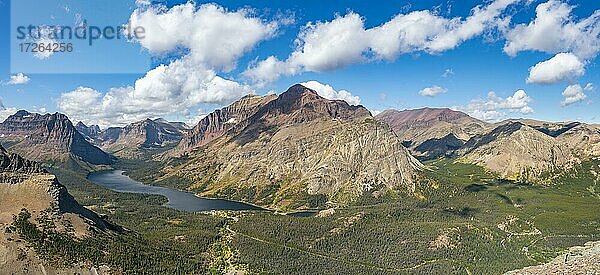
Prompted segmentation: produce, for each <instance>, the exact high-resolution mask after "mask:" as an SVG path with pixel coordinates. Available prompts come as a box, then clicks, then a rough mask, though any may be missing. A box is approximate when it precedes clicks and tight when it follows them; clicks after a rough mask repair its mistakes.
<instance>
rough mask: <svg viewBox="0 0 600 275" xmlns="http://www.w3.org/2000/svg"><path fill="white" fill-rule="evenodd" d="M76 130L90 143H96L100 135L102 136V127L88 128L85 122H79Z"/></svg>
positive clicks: (92, 126)
mask: <svg viewBox="0 0 600 275" xmlns="http://www.w3.org/2000/svg"><path fill="white" fill-rule="evenodd" d="M75 129H76V130H77V131H78V132H79V133H81V134H82V135H83V137H85V140H87V141H88V142H90V143H92V144H93V143H94V142H95V140H96V139H97V138H98V135H100V132H101V131H100V126H98V125H91V126H89V127H88V126H87V125H85V124H84V123H83V122H81V121H80V122H77V124H76V125H75Z"/></svg>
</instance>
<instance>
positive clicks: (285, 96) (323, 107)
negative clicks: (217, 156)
mask: <svg viewBox="0 0 600 275" xmlns="http://www.w3.org/2000/svg"><path fill="white" fill-rule="evenodd" d="M257 115H258V116H261V117H263V118H264V117H265V116H268V117H279V118H282V119H284V118H283V117H281V115H288V117H289V116H291V117H292V122H302V121H307V120H312V119H315V118H318V117H331V118H338V119H350V118H353V117H359V116H370V113H369V111H368V110H367V109H366V108H365V107H363V106H351V105H350V104H348V103H347V102H346V101H343V100H330V99H326V98H324V97H322V96H320V95H319V94H317V92H316V91H314V90H312V89H310V88H307V87H304V86H302V85H301V84H296V85H293V86H292V87H290V88H289V89H287V91H285V92H284V93H282V94H281V95H280V96H279V97H278V98H277V99H276V100H273V101H272V102H269V104H267V105H265V106H264V107H263V108H261V110H260V112H259V113H258V114H257Z"/></svg>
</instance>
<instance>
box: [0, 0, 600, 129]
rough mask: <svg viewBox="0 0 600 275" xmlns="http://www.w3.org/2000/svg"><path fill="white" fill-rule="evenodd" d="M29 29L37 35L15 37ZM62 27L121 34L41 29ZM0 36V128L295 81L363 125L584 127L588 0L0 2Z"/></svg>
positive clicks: (181, 104)
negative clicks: (407, 121)
mask: <svg viewBox="0 0 600 275" xmlns="http://www.w3.org/2000/svg"><path fill="white" fill-rule="evenodd" d="M29 25H32V26H35V27H38V26H41V27H40V28H39V29H40V30H42V32H41V33H42V35H41V36H39V37H38V36H37V32H34V33H33V34H32V35H29V34H28V33H26V35H25V37H19V27H27V26H29ZM54 26H60V28H54ZM121 26H128V27H129V28H128V29H124V30H123V29H119V27H121ZM66 27H72V28H73V29H75V28H77V27H81V28H82V30H87V34H91V33H92V30H91V27H97V28H98V29H100V30H104V29H105V28H111V29H116V30H117V32H119V33H120V34H122V37H121V38H120V39H115V38H114V37H113V38H112V39H111V37H110V34H111V33H110V32H109V33H105V34H106V35H104V34H103V35H99V36H97V37H95V38H96V39H91V41H90V37H91V36H92V35H88V36H87V37H86V39H79V38H73V37H71V38H70V39H69V38H68V37H52V33H51V31H48V30H59V31H60V30H64V29H66ZM136 27H139V29H137V30H141V31H139V34H136V33H135V32H134V31H133V30H135V29H136ZM21 30H23V29H21ZM136 35H137V36H136ZM0 36H1V37H2V39H0V100H1V103H2V106H0V120H3V119H5V118H6V117H7V116H9V115H11V114H14V113H15V112H16V111H17V110H19V109H26V110H29V111H31V112H38V113H46V112H50V113H53V112H61V113H65V114H67V115H68V116H69V117H70V118H71V119H72V120H73V121H74V122H77V121H83V122H84V123H86V124H88V125H90V124H99V125H100V126H101V127H108V126H122V125H125V124H127V123H131V122H134V121H138V120H142V119H145V118H148V117H149V118H157V117H164V118H167V119H169V120H173V121H184V122H187V123H188V124H190V125H193V124H195V123H196V122H197V121H198V120H199V119H200V118H202V117H203V116H204V115H206V114H207V113H209V112H211V111H213V110H215V109H218V108H221V107H223V106H226V105H228V104H230V103H231V102H233V101H235V100H237V99H239V98H240V97H242V96H244V95H246V94H259V95H264V94H268V93H282V92H284V91H285V90H286V89H287V88H288V87H290V86H292V85H293V84H295V83H302V84H304V85H305V86H307V87H309V88H312V89H314V90H316V91H317V92H318V93H319V94H320V95H322V96H323V97H326V98H329V99H340V100H346V101H347V102H348V103H349V104H352V105H358V104H360V105H363V106H365V107H366V108H368V109H369V110H370V111H371V112H372V113H373V114H376V113H378V112H381V111H383V110H386V109H398V110H403V109H415V108H421V107H448V108H451V109H455V110H460V111H463V112H466V113H468V114H469V115H471V116H474V117H476V118H479V119H482V120H486V121H490V122H496V121H501V120H503V119H507V118H532V119H538V120H545V121H573V120H577V121H583V122H587V123H600V114H599V112H598V110H599V109H600V108H599V107H600V104H599V103H598V102H599V101H600V91H599V90H598V89H599V88H598V87H600V68H599V66H598V63H597V61H596V60H597V56H598V54H599V53H600V4H598V3H596V1H583V0H582V1H574V0H571V1H568V0H543V1H536V0H489V1H471V0H466V1H458V0H455V1H453V0H438V1H433V0H427V1H423V0H420V1H416V0H395V1H378V2H377V4H374V2H371V1H341V0H340V1H315V0H308V1H265V0H259V1H239V0H237V1H233V0H228V1H216V2H203V1H196V2H186V1H148V0H137V1H134V0H131V1H120V0H109V1H100V0H90V1H75V0H53V1H37V0H35V1H34V0H14V1H9V0H0ZM26 43H38V44H43V45H47V44H60V43H63V45H66V44H67V43H70V44H71V47H70V49H71V50H70V51H66V49H65V52H53V53H51V54H49V53H48V52H44V53H40V52H38V53H32V52H30V51H28V50H24V49H23V47H24V46H23V44H26ZM57 47H58V46H57ZM63 49H64V48H63Z"/></svg>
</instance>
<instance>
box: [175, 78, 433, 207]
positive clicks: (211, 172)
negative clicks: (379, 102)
mask: <svg viewBox="0 0 600 275" xmlns="http://www.w3.org/2000/svg"><path fill="white" fill-rule="evenodd" d="M249 99H251V100H249ZM244 102H246V104H248V105H249V106H246V107H241V106H240V105H244ZM234 106H235V108H237V109H238V110H254V112H243V115H238V116H235V119H236V120H235V122H234V121H231V124H232V125H228V126H227V127H224V128H219V127H216V128H214V129H217V131H212V132H211V133H217V132H218V133H220V135H218V136H216V137H213V138H212V140H211V141H210V142H207V141H206V139H205V141H204V142H205V143H204V145H201V146H199V147H196V150H193V151H188V158H189V160H188V161H187V162H185V163H184V164H183V165H180V166H178V167H174V169H173V171H175V172H174V173H175V174H177V175H179V176H182V177H185V178H188V179H191V180H192V181H194V182H195V184H194V186H192V189H194V190H197V191H198V192H199V193H201V194H202V195H209V196H210V195H219V196H226V197H232V198H237V199H243V200H247V201H251V202H254V203H258V204H260V205H265V206H270V207H283V208H301V207H307V206H310V203H309V200H310V198H314V197H319V196H321V197H324V198H326V199H328V200H331V201H332V202H334V203H341V204H343V203H347V202H348V201H351V200H353V199H356V198H357V197H358V196H360V195H362V194H364V193H369V194H373V195H379V194H382V193H384V192H386V191H388V190H390V189H396V190H401V191H404V192H407V193H413V192H416V191H417V186H416V178H417V175H418V171H419V170H420V169H421V167H422V166H421V164H420V163H419V162H418V161H417V160H416V159H414V158H413V157H411V156H410V155H409V154H408V152H407V150H406V149H405V148H404V147H403V146H402V144H401V141H400V140H399V139H398V138H397V137H396V136H395V134H394V133H393V132H392V131H391V129H389V127H388V126H387V125H385V124H383V123H379V122H377V121H375V120H374V119H373V117H371V115H370V113H369V111H368V110H367V109H365V108H364V107H362V106H350V105H348V104H347V103H346V102H344V101H334V100H327V99H324V98H322V97H320V96H319V95H317V93H316V92H315V91H313V90H310V89H308V88H305V87H303V86H301V85H295V86H292V87H291V88H290V89H288V90H287V91H286V92H284V93H283V94H281V95H280V96H278V97H277V96H267V97H251V98H244V99H242V100H241V101H240V102H236V103H234V104H232V105H231V106H230V107H228V108H229V109H228V110H227V111H223V110H221V111H217V112H215V114H214V115H213V117H214V118H217V117H218V119H219V121H229V120H230V119H231V117H229V116H226V115H223V116H221V115H219V114H222V113H227V112H229V110H231V109H233V107H234ZM225 119H226V120H225ZM211 121H215V120H214V119H213V120H211V119H207V120H206V121H205V122H204V123H205V124H208V125H215V126H216V125H219V124H209V123H207V122H211ZM202 123H203V122H201V125H202ZM209 128H210V127H209Z"/></svg>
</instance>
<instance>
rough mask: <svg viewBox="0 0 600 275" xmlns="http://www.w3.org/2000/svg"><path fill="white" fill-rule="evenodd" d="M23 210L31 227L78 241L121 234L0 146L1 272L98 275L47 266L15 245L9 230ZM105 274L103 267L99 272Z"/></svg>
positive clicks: (27, 249) (89, 269)
mask: <svg viewBox="0 0 600 275" xmlns="http://www.w3.org/2000/svg"><path fill="white" fill-rule="evenodd" d="M22 209H26V210H27V212H28V213H30V214H31V218H30V219H29V221H30V222H32V223H33V224H34V225H36V226H38V227H41V226H46V227H48V226H49V225H50V224H52V227H54V228H55V230H56V231H58V232H69V234H73V236H74V237H77V238H79V237H84V236H91V235H93V234H96V233H99V232H114V231H115V230H116V231H120V230H121V229H120V228H119V227H117V226H114V225H112V224H110V223H108V222H106V221H105V220H103V219H102V218H100V217H99V216H98V215H97V214H96V213H94V212H92V211H91V210H88V209H86V208H84V207H83V206H81V205H80V204H79V203H78V202H77V201H76V200H75V199H74V198H73V196H71V195H70V194H69V193H68V192H67V189H66V188H65V187H64V186H63V185H61V184H60V183H59V182H58V180H57V179H56V177H55V176H54V175H52V174H50V173H48V172H46V171H45V170H43V169H41V168H40V166H39V164H37V163H36V162H33V161H29V160H26V159H23V158H22V157H20V156H18V155H16V154H14V153H8V152H7V151H6V150H5V149H4V148H2V147H1V146H0V270H1V271H2V272H6V273H8V274H46V273H49V274H97V272H98V270H96V269H95V268H93V267H84V266H83V265H81V266H75V267H70V268H57V267H51V266H47V265H46V262H45V261H43V260H41V259H40V257H38V255H37V254H36V253H35V250H34V249H33V248H32V247H31V246H30V245H26V243H25V242H22V241H16V240H17V239H18V238H19V235H18V234H17V233H16V232H14V229H10V227H11V224H12V222H13V217H14V216H16V215H18V214H19V213H20V212H21V211H22ZM42 221H43V222H42ZM41 223H43V225H42V224H41ZM105 270H106V268H104V267H103V268H101V270H100V272H102V271H105ZM2 272H0V273H2Z"/></svg>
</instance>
